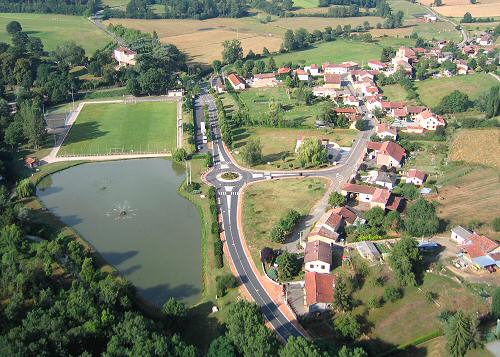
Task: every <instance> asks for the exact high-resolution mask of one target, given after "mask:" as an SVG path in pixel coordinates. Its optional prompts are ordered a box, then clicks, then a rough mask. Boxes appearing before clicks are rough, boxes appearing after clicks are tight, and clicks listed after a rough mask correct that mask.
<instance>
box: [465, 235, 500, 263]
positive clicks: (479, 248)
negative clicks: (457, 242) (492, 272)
mask: <svg viewBox="0 0 500 357" xmlns="http://www.w3.org/2000/svg"><path fill="white" fill-rule="evenodd" d="M462 247H463V248H464V250H465V251H466V252H467V253H468V254H469V256H470V257H471V258H472V259H474V258H477V257H482V256H485V255H487V254H488V253H489V252H491V251H492V250H494V249H495V248H497V247H498V243H497V242H495V241H493V240H491V239H489V238H488V237H485V236H480V235H479V234H477V233H472V235H471V236H470V237H469V238H467V240H466V241H465V243H464V244H463V245H462Z"/></svg>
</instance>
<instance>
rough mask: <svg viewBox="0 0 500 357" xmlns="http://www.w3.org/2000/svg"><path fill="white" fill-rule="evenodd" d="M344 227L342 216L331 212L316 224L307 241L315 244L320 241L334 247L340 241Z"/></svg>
mask: <svg viewBox="0 0 500 357" xmlns="http://www.w3.org/2000/svg"><path fill="white" fill-rule="evenodd" d="M342 225H343V218H342V216H340V215H338V214H337V213H335V212H333V210H329V211H327V212H325V213H324V214H323V215H322V216H321V217H320V219H319V220H318V221H317V222H316V224H315V225H314V228H313V229H312V230H311V232H309V234H308V235H307V241H308V242H314V241H318V240H319V241H322V242H324V243H327V244H330V245H332V244H334V243H335V242H336V241H337V240H338V239H339V229H340V228H341V227H342Z"/></svg>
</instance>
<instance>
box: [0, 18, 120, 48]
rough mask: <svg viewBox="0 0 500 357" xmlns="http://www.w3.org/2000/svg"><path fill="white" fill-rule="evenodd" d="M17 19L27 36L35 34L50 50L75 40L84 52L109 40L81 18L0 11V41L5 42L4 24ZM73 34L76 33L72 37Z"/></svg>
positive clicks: (6, 40) (7, 37)
mask: <svg viewBox="0 0 500 357" xmlns="http://www.w3.org/2000/svg"><path fill="white" fill-rule="evenodd" d="M13 20H15V21H19V22H20V23H21V26H22V27H23V30H24V31H26V32H27V33H28V34H29V35H30V36H36V37H39V38H40V39H41V40H42V41H43V44H44V47H45V49H46V50H49V51H51V50H54V49H55V48H56V47H57V46H58V45H60V44H61V43H63V42H66V41H75V42H77V43H78V44H79V45H80V46H82V47H83V48H84V49H85V51H86V52H87V55H91V54H92V53H93V52H94V51H95V50H96V49H98V48H100V47H103V46H104V45H105V44H106V43H108V42H110V41H113V39H112V38H111V37H109V36H108V35H107V34H106V33H105V32H103V31H101V30H99V29H98V28H97V27H95V26H94V25H93V24H91V23H90V22H89V21H88V20H87V19H85V18H84V17H79V16H67V15H53V14H5V13H2V14H0V41H4V42H9V41H10V37H9V35H8V34H7V32H6V31H5V26H6V25H7V24H8V23H9V22H10V21H13ZM75 33H78V36H76V37H75Z"/></svg>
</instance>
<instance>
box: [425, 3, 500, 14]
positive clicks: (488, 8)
mask: <svg viewBox="0 0 500 357" xmlns="http://www.w3.org/2000/svg"><path fill="white" fill-rule="evenodd" d="M429 2H430V1H429V0H424V1H422V3H427V4H428V3H429ZM433 9H434V10H435V11H437V12H439V13H440V14H441V15H444V16H448V17H462V16H464V14H465V13H466V12H470V13H471V15H472V16H474V17H490V16H500V2H499V1H498V0H483V1H478V2H477V4H474V5H473V4H471V3H470V1H469V0H443V6H438V7H434V8H433Z"/></svg>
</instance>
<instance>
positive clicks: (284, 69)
mask: <svg viewBox="0 0 500 357" xmlns="http://www.w3.org/2000/svg"><path fill="white" fill-rule="evenodd" d="M291 71H292V70H291V68H288V67H281V68H278V74H287V73H290V72H291Z"/></svg>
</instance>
